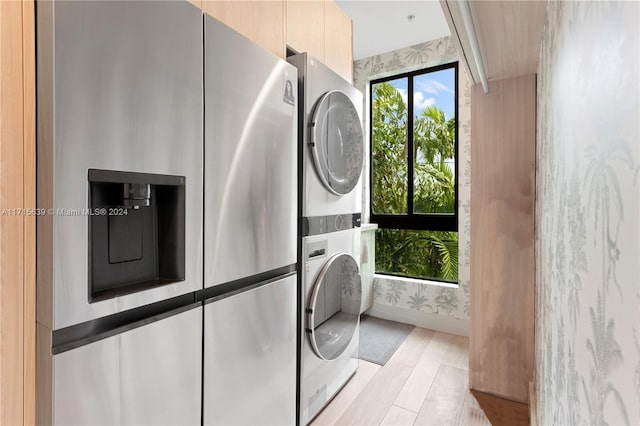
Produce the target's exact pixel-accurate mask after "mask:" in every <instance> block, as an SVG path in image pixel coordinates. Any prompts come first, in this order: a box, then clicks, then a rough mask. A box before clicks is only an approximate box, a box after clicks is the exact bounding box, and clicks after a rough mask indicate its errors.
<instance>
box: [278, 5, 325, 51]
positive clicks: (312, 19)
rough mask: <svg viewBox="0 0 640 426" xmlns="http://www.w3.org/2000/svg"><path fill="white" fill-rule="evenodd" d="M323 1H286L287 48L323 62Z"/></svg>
mask: <svg viewBox="0 0 640 426" xmlns="http://www.w3.org/2000/svg"><path fill="white" fill-rule="evenodd" d="M324 3H325V0H287V1H286V4H285V7H286V22H287V46H289V47H290V48H292V49H293V50H295V51H296V52H300V53H302V52H307V53H309V54H310V55H311V56H313V57H315V58H316V59H318V60H319V61H320V62H324V48H325V47H324V39H325V32H324V26H325V16H324Z"/></svg>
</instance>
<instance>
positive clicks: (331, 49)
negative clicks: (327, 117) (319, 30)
mask: <svg viewBox="0 0 640 426" xmlns="http://www.w3.org/2000/svg"><path fill="white" fill-rule="evenodd" d="M324 34H325V37H324V43H325V44H324V63H325V64H326V65H327V66H328V67H329V68H331V69H333V70H334V71H336V72H337V73H338V74H340V75H341V76H342V77H344V79H346V80H347V81H349V82H352V83H353V30H352V25H351V19H350V18H349V17H348V16H347V14H346V13H344V12H343V11H342V9H340V7H339V6H338V5H337V4H336V3H335V2H334V1H333V0H331V1H326V2H325V3H324Z"/></svg>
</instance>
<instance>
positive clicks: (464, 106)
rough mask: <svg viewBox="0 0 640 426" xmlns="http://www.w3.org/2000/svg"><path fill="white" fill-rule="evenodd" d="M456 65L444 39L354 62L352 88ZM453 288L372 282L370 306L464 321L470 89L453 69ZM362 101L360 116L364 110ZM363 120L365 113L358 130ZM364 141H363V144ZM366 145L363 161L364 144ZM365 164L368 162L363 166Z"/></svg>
mask: <svg viewBox="0 0 640 426" xmlns="http://www.w3.org/2000/svg"><path fill="white" fill-rule="evenodd" d="M457 60H458V52H457V51H456V48H455V45H454V44H453V41H452V40H451V39H450V38H449V37H445V38H441V39H437V40H432V41H428V42H426V43H420V44H417V45H415V46H410V47H407V48H404V49H399V50H394V51H392V52H387V53H383V54H381V55H376V56H372V57H369V58H364V59H360V60H358V61H355V62H354V67H353V73H354V82H355V86H356V87H357V88H358V89H359V90H361V91H362V92H363V93H368V87H367V86H368V84H369V81H370V80H373V79H376V78H381V77H386V76H389V75H394V74H399V73H402V72H408V71H414V70H418V69H422V68H428V67H433V66H436V65H441V64H446V63H450V62H455V61H457ZM458 70H459V71H458V73H459V74H458V91H459V94H458V120H459V122H458V129H459V131H458V144H459V147H458V164H459V165H460V167H461V168H460V171H459V175H458V203H459V209H458V232H459V234H458V245H459V247H458V253H459V255H458V256H459V257H458V278H459V280H458V282H459V287H458V288H447V287H441V286H437V285H429V284H425V283H421V282H419V281H410V282H407V281H401V280H397V279H394V278H393V277H387V278H375V279H374V283H373V285H374V305H386V306H392V307H394V308H397V309H399V310H402V309H405V310H406V309H409V310H413V311H419V312H423V313H425V314H435V315H447V316H450V317H454V318H456V319H463V320H468V319H469V281H470V275H471V271H470V265H471V263H470V260H469V254H470V251H471V250H470V246H469V241H470V240H469V236H470V233H471V230H470V226H471V225H470V219H469V211H470V209H469V207H470V193H469V188H470V185H471V145H470V142H471V140H470V139H471V85H470V82H469V78H468V76H467V72H466V70H465V69H464V66H462V64H460V67H459V68H458ZM366 102H367V100H365V106H364V111H368V110H369V108H368V105H366ZM367 119H368V117H366V114H365V123H364V128H365V129H367V132H368V128H369V125H368V123H367ZM367 140H368V139H367ZM365 145H367V153H366V155H367V158H368V156H369V154H368V149H369V147H368V143H367V144H365ZM367 163H368V161H367ZM362 176H364V178H363V189H364V190H363V210H362V211H363V212H364V214H365V217H368V211H369V203H368V198H367V194H368V187H369V170H368V164H366V165H365V169H364V171H363V174H362Z"/></svg>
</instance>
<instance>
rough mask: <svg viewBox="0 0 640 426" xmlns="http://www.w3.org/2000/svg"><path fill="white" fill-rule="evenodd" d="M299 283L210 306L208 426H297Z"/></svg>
mask: <svg viewBox="0 0 640 426" xmlns="http://www.w3.org/2000/svg"><path fill="white" fill-rule="evenodd" d="M296 282H297V276H296V275H295V274H294V275H291V276H289V277H287V278H283V279H280V280H278V281H274V282H272V283H270V284H265V285H262V286H260V287H257V288H254V289H253V290H248V291H245V292H243V293H240V294H236V295H234V296H230V297H227V298H224V299H220V300H217V301H213V302H211V303H208V304H205V307H204V332H205V334H204V360H205V361H204V424H205V425H258V424H260V425H293V424H295V422H296Z"/></svg>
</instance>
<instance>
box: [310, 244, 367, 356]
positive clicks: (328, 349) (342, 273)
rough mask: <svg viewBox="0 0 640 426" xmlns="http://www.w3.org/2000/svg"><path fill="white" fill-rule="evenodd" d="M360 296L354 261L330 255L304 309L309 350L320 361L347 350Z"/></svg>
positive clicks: (354, 327) (354, 325) (356, 319)
mask: <svg viewBox="0 0 640 426" xmlns="http://www.w3.org/2000/svg"><path fill="white" fill-rule="evenodd" d="M361 297H362V287H361V283H360V274H359V273H358V264H357V263H356V261H355V259H354V258H353V257H351V256H349V255H348V254H343V253H338V254H336V255H334V256H332V257H331V258H330V259H329V260H328V261H327V263H325V265H324V266H323V267H322V269H321V270H320V273H319V274H318V278H317V280H316V282H315V285H314V288H313V292H312V293H311V300H310V302H311V303H310V306H309V309H308V310H307V312H308V317H307V320H308V323H307V324H308V326H309V327H308V330H307V331H308V332H309V339H310V340H311V347H312V348H313V350H314V352H315V353H316V355H318V356H319V357H320V358H322V359H324V360H327V361H330V360H334V359H336V358H338V357H339V356H340V355H342V354H343V353H344V351H345V350H346V349H347V347H348V346H349V343H350V342H351V339H353V336H354V334H355V332H356V328H357V327H358V321H359V319H360V304H361V303H360V300H361Z"/></svg>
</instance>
